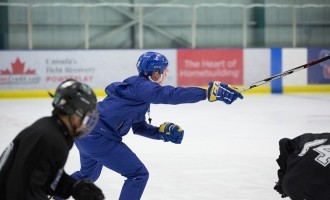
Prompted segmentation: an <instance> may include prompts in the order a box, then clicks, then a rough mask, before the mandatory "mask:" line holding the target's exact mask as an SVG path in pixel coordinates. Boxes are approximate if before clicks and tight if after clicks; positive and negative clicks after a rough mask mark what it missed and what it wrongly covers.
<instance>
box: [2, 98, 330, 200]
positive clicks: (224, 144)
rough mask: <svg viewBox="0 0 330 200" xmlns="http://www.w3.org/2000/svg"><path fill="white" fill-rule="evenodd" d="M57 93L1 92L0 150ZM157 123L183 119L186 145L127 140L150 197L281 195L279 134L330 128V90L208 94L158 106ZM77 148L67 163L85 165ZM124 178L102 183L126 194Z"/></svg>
mask: <svg viewBox="0 0 330 200" xmlns="http://www.w3.org/2000/svg"><path fill="white" fill-rule="evenodd" d="M51 109H52V108H51V99H50V98H48V99H11V100H8V99H5V100H4V99H0V114H1V120H0V127H1V136H0V151H1V152H2V151H3V150H4V148H5V147H6V146H7V145H8V144H9V142H10V141H11V140H12V139H13V138H14V137H15V136H16V134H17V133H18V132H19V131H20V130H21V129H23V128H25V127H26V126H28V125H29V124H30V123H32V122H34V121H35V120H37V119H38V118H40V117H42V116H46V115H50V113H51ZM151 117H152V119H153V122H152V124H153V125H156V126H159V125H160V124H161V123H162V122H166V121H170V122H174V123H176V124H179V125H181V127H182V128H183V129H184V130H185V137H184V140H183V143H182V144H181V145H175V144H172V143H164V142H162V141H157V140H150V139H147V138H143V137H141V136H138V135H134V134H132V133H131V132H130V133H129V134H128V135H127V136H126V137H124V140H123V141H124V142H125V143H126V144H128V146H130V147H131V149H132V150H133V151H134V152H135V153H136V154H137V155H138V156H139V158H140V159H141V160H142V161H143V162H144V163H145V165H146V167H147V168H148V170H149V172H150V178H149V182H148V184H147V187H146V189H145V191H144V194H143V196H142V199H143V200H174V199H175V200H201V199H203V200H220V199H223V200H275V199H281V197H280V195H279V194H278V193H277V192H275V190H273V186H274V184H275V181H277V174H276V172H277V169H278V166H277V163H276V161H275V160H276V158H277V157H278V154H279V150H278V141H279V139H281V138H283V137H288V138H293V137H296V136H297V135H300V134H302V133H307V132H312V133H320V132H329V131H330V130H329V124H330V94H317V95H316V94H290V95H245V98H244V99H243V100H238V101H236V102H235V103H234V104H233V105H226V104H224V103H221V102H213V103H209V102H207V101H204V102H200V103H196V104H184V105H175V106H174V105H152V106H151ZM79 166H80V165H79V155H78V151H77V149H76V147H73V149H72V151H71V152H70V155H69V159H68V162H67V164H66V166H65V169H66V171H67V173H69V174H71V173H72V172H74V171H76V170H78V169H79ZM124 180H125V179H124V177H121V176H120V175H119V174H116V173H114V172H112V171H110V170H109V169H106V168H103V171H102V174H101V177H100V178H99V179H98V180H97V182H96V184H97V185H98V186H100V187H101V188H102V190H103V192H104V194H105V196H106V199H118V197H119V193H120V190H121V186H122V184H123V182H124Z"/></svg>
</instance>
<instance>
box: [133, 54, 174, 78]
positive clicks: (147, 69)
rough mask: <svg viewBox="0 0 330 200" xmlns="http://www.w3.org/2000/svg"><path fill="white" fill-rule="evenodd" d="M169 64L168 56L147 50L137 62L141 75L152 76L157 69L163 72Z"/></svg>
mask: <svg viewBox="0 0 330 200" xmlns="http://www.w3.org/2000/svg"><path fill="white" fill-rule="evenodd" d="M167 66H168V60H167V58H166V57H165V56H164V55H162V54H160V53H157V52H146V53H144V54H142V55H141V56H140V58H139V60H138V61H137V64H136V67H137V70H138V72H139V75H142V76H151V75H152V73H153V72H154V71H155V70H157V71H158V72H159V73H160V74H163V72H164V70H165V69H166V68H167Z"/></svg>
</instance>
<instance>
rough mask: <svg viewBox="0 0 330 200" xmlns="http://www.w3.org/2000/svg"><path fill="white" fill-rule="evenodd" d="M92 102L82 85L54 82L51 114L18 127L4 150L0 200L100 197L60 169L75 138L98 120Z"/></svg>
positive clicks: (84, 182) (95, 189)
mask: <svg viewBox="0 0 330 200" xmlns="http://www.w3.org/2000/svg"><path fill="white" fill-rule="evenodd" d="M96 103H97V99H96V96H95V94H94V92H93V90H92V89H91V88H90V87H89V86H88V85H86V84H83V83H80V82H78V81H75V80H71V79H70V80H67V81H64V82H63V83H61V84H60V85H59V86H58V88H57V89H56V91H55V95H54V99H53V103H52V105H53V107H54V109H53V112H52V116H48V117H43V118H41V119H39V120H37V121H36V122H34V123H33V124H32V125H30V126H28V127H27V128H25V129H24V130H22V131H21V132H20V133H19V134H18V135H17V136H16V137H15V138H14V140H13V141H12V142H11V143H10V145H9V146H8V147H7V148H6V149H5V151H4V152H3V153H2V155H1V157H0V199H1V200H22V199H24V200H45V199H49V198H50V196H52V195H57V196H61V197H63V198H69V197H70V196H72V197H73V198H75V199H81V200H89V199H90V200H92V199H93V200H94V199H95V200H101V199H104V196H103V194H102V191H101V190H100V189H99V188H98V187H97V186H95V185H94V184H93V183H91V182H89V181H87V180H82V181H75V180H74V179H73V178H71V177H70V176H69V175H68V174H66V173H65V171H64V170H63V167H64V165H65V163H66V160H67V158H68V154H69V151H70V149H71V148H72V145H73V139H74V138H76V137H81V136H83V135H84V134H87V133H88V132H89V131H90V129H92V128H93V127H94V126H95V124H96V122H97V119H98V117H97V113H96V107H97V104H96Z"/></svg>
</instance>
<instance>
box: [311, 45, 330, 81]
mask: <svg viewBox="0 0 330 200" xmlns="http://www.w3.org/2000/svg"><path fill="white" fill-rule="evenodd" d="M329 55H330V48H308V62H311V61H313V60H317V59H320V58H323V57H325V56H329ZM307 70H308V84H329V83H330V60H326V61H324V62H322V63H319V64H317V65H315V66H313V67H310V68H308V69H307Z"/></svg>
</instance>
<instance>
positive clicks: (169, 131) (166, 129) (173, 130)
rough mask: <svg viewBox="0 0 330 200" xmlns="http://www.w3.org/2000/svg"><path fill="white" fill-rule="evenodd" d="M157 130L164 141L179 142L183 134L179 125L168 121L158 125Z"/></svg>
mask: <svg viewBox="0 0 330 200" xmlns="http://www.w3.org/2000/svg"><path fill="white" fill-rule="evenodd" d="M159 132H160V135H161V137H162V139H163V140H164V141H165V142H168V141H170V142H172V143H175V144H181V142H182V139H183V135H184V130H182V129H181V127H180V126H178V125H176V124H173V123H170V122H165V123H163V124H162V125H160V127H159Z"/></svg>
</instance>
